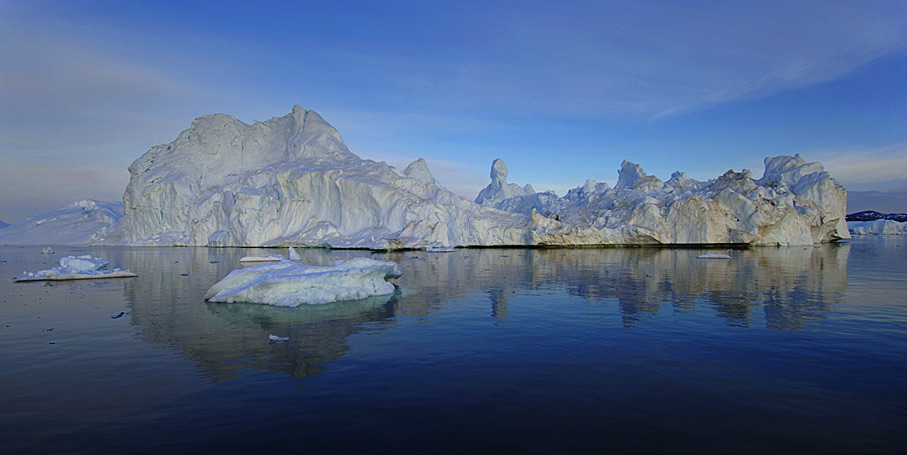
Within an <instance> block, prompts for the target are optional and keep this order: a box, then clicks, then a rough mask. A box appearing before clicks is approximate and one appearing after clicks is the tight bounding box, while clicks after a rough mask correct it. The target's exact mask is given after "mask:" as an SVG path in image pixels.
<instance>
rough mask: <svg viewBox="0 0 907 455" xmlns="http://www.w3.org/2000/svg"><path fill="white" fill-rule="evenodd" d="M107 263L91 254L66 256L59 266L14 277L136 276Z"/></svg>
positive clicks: (19, 279)
mask: <svg viewBox="0 0 907 455" xmlns="http://www.w3.org/2000/svg"><path fill="white" fill-rule="evenodd" d="M108 265H109V263H108V262H107V261H105V260H103V259H101V258H93V257H91V255H90V254H89V255H85V256H66V257H65V258H62V259H60V266H59V267H54V268H52V269H47V270H39V271H37V272H34V273H32V272H23V273H22V275H19V276H17V277H16V278H15V280H16V281H17V282H18V281H64V280H89V279H98V278H124V277H134V276H138V275H136V274H134V273H132V272H130V271H129V270H120V269H118V268H117V269H113V270H108V269H107V266H108Z"/></svg>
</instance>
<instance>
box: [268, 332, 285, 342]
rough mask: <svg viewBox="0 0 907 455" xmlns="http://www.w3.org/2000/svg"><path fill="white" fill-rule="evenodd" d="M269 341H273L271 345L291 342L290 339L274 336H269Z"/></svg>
mask: <svg viewBox="0 0 907 455" xmlns="http://www.w3.org/2000/svg"><path fill="white" fill-rule="evenodd" d="M268 340H269V341H271V343H284V342H287V341H290V337H279V336H277V335H273V334H272V335H268Z"/></svg>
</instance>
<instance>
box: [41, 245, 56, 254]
mask: <svg viewBox="0 0 907 455" xmlns="http://www.w3.org/2000/svg"><path fill="white" fill-rule="evenodd" d="M41 254H54V250H53V249H52V248H51V247H49V246H46V247H44V249H43V250H41Z"/></svg>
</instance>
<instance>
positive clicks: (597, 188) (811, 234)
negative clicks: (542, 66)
mask: <svg viewBox="0 0 907 455" xmlns="http://www.w3.org/2000/svg"><path fill="white" fill-rule="evenodd" d="M496 168H499V169H504V170H505V171H504V173H500V172H498V173H496V172H495V169H496ZM618 175H619V178H618V180H617V184H616V186H615V187H614V188H611V187H610V186H609V185H608V184H607V183H599V182H596V181H594V180H588V181H586V183H585V184H584V185H583V186H581V187H578V188H574V189H572V190H570V191H569V192H567V194H566V196H564V197H558V196H557V195H556V194H554V193H551V192H545V193H528V192H527V194H518V193H519V192H518V191H515V188H519V187H518V186H516V185H513V184H508V183H507V182H506V180H504V179H503V177H506V167H504V166H503V163H501V162H500V160H496V161H495V163H494V164H493V165H492V182H491V183H490V184H489V185H488V186H487V187H486V188H485V189H484V190H482V193H481V194H480V197H479V198H477V199H476V202H477V203H481V204H483V205H487V206H489V207H493V208H497V209H500V210H504V211H508V212H512V213H518V214H523V215H525V216H527V217H529V218H530V220H531V223H530V228H529V231H530V232H529V236H530V239H531V241H530V242H529V243H531V244H538V245H580V244H623V245H626V244H699V243H702V244H716V243H719V244H720V243H727V244H753V245H779V244H780V245H811V244H814V243H818V242H829V241H835V240H839V239H846V238H849V237H850V236H849V234H848V231H847V225H846V222H845V207H846V203H847V193H846V191H845V189H844V187H842V186H841V185H839V184H837V183H836V182H835V181H834V180H833V179H832V178H831V176H830V175H829V174H828V172H825V170H824V169H823V167H822V165H821V164H819V163H807V162H806V161H805V160H804V159H803V158H802V157H801V156H800V155H796V156H793V157H791V156H777V157H769V158H766V159H765V172H764V173H763V176H762V178H761V179H758V180H755V179H753V176H752V173H751V172H750V171H749V170H746V169H744V170H743V171H742V172H734V171H733V170H730V171H728V172H726V173H725V174H724V175H722V176H720V177H718V178H717V179H714V180H710V181H708V182H700V181H696V180H693V179H691V178H689V177H688V176H687V175H686V174H684V173H683V172H675V173H674V174H673V175H672V176H671V179H670V180H668V181H666V182H663V181H661V180H660V179H658V178H657V177H655V176H652V175H648V174H646V172H645V171H644V170H643V169H642V167H641V166H639V165H638V164H635V163H631V162H629V161H624V162H623V164H622V166H621V169H620V171H619V174H618ZM510 185H513V186H510Z"/></svg>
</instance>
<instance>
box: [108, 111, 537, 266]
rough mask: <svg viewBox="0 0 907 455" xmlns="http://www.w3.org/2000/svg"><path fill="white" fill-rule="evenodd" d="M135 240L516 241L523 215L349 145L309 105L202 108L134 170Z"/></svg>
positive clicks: (128, 217) (128, 202)
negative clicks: (259, 110) (244, 116)
mask: <svg viewBox="0 0 907 455" xmlns="http://www.w3.org/2000/svg"><path fill="white" fill-rule="evenodd" d="M129 172H130V180H129V184H128V186H127V187H126V192H125V194H124V195H123V203H124V235H125V240H126V243H128V244H130V245H150V246H155V245H162V246H163V245H189V246H206V245H207V246H329V247H333V248H368V249H401V248H424V247H427V246H432V245H435V244H444V245H522V244H524V243H525V242H524V239H523V237H524V234H525V224H526V220H525V217H522V216H520V215H517V214H511V213H505V212H501V211H499V210H494V209H489V208H486V207H482V206H480V205H478V204H475V203H473V202H470V201H466V200H464V199H462V198H460V197H459V196H457V195H455V194H454V193H452V192H450V191H448V190H446V189H444V188H443V187H441V186H440V185H439V184H438V183H437V181H436V180H435V179H434V177H433V176H432V175H431V172H430V171H429V170H428V166H427V165H426V163H425V161H424V160H422V159H419V160H416V161H415V162H413V163H412V164H410V165H409V166H407V168H406V169H404V170H403V171H400V170H398V169H396V168H394V167H392V166H389V165H388V164H386V163H384V162H375V161H371V160H364V159H362V158H360V157H358V156H356V155H355V154H353V153H351V152H350V151H349V150H348V149H347V147H346V145H345V144H344V143H343V140H342V139H341V137H340V134H339V133H338V132H337V131H336V130H335V129H334V128H333V127H332V126H331V125H329V124H328V123H327V122H326V121H325V120H324V119H322V118H321V116H319V115H318V114H317V113H316V112H314V111H310V110H305V109H303V108H301V107H299V106H294V107H293V110H292V112H291V113H290V114H288V115H286V116H283V117H279V118H272V119H270V120H268V121H265V122H255V123H253V124H251V125H248V124H245V123H243V122H241V121H239V120H237V119H236V118H235V117H232V116H229V115H224V114H214V115H208V116H203V117H199V118H198V119H196V120H195V121H194V122H193V123H192V126H191V127H190V128H189V129H187V130H185V131H183V132H182V133H180V135H179V136H178V137H177V139H176V140H174V141H173V142H171V143H169V144H164V145H159V146H156V147H152V148H151V149H150V150H149V151H148V152H147V153H145V154H144V155H142V156H141V157H140V158H139V159H137V160H136V161H135V162H133V163H132V165H130V167H129Z"/></svg>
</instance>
